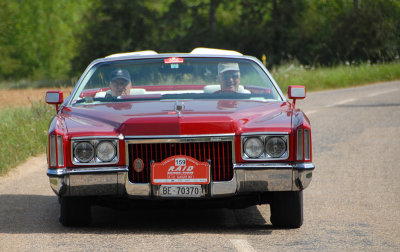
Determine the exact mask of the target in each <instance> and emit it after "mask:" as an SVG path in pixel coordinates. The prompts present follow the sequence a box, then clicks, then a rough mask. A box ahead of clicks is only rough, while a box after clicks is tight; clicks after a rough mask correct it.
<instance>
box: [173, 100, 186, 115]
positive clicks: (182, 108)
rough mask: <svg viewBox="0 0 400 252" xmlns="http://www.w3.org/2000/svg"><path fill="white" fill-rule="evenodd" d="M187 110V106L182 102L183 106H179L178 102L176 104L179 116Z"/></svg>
mask: <svg viewBox="0 0 400 252" xmlns="http://www.w3.org/2000/svg"><path fill="white" fill-rule="evenodd" d="M184 109H185V104H184V103H183V102H181V104H178V101H176V102H175V111H176V112H177V113H178V116H181V112H182V110H184Z"/></svg>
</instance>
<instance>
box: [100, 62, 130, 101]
mask: <svg viewBox="0 0 400 252" xmlns="http://www.w3.org/2000/svg"><path fill="white" fill-rule="evenodd" d="M131 87H132V81H131V75H130V74H129V72H128V71H127V70H126V69H117V70H114V71H112V72H111V77H110V91H108V92H107V94H106V97H107V96H113V97H118V96H121V95H129V94H130V89H131Z"/></svg>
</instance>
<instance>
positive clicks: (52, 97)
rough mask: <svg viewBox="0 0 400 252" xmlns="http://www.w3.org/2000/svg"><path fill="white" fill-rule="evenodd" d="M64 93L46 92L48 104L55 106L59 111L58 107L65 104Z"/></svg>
mask: <svg viewBox="0 0 400 252" xmlns="http://www.w3.org/2000/svg"><path fill="white" fill-rule="evenodd" d="M63 101H64V98H63V92H62V91H47V92H46V103H47V104H55V105H56V109H57V111H58V106H59V105H60V104H61V103H63Z"/></svg>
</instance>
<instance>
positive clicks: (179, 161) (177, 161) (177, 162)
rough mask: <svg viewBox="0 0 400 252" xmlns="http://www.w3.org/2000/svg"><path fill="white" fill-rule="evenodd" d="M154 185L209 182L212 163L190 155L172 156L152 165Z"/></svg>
mask: <svg viewBox="0 0 400 252" xmlns="http://www.w3.org/2000/svg"><path fill="white" fill-rule="evenodd" d="M151 181H152V183H153V184H154V185H161V184H163V185H165V184H170V185H176V184H179V185H190V184H209V183H210V165H209V164H208V163H207V162H200V161H198V160H196V159H194V158H192V157H188V156H182V155H177V156H172V157H169V158H166V159H164V160H163V161H161V162H160V163H153V164H152V166H151Z"/></svg>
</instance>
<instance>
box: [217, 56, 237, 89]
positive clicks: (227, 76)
mask: <svg viewBox="0 0 400 252" xmlns="http://www.w3.org/2000/svg"><path fill="white" fill-rule="evenodd" d="M218 79H219V82H220V84H221V90H219V91H218V92H238V89H239V84H240V70H239V64H238V63H219V64H218Z"/></svg>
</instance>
